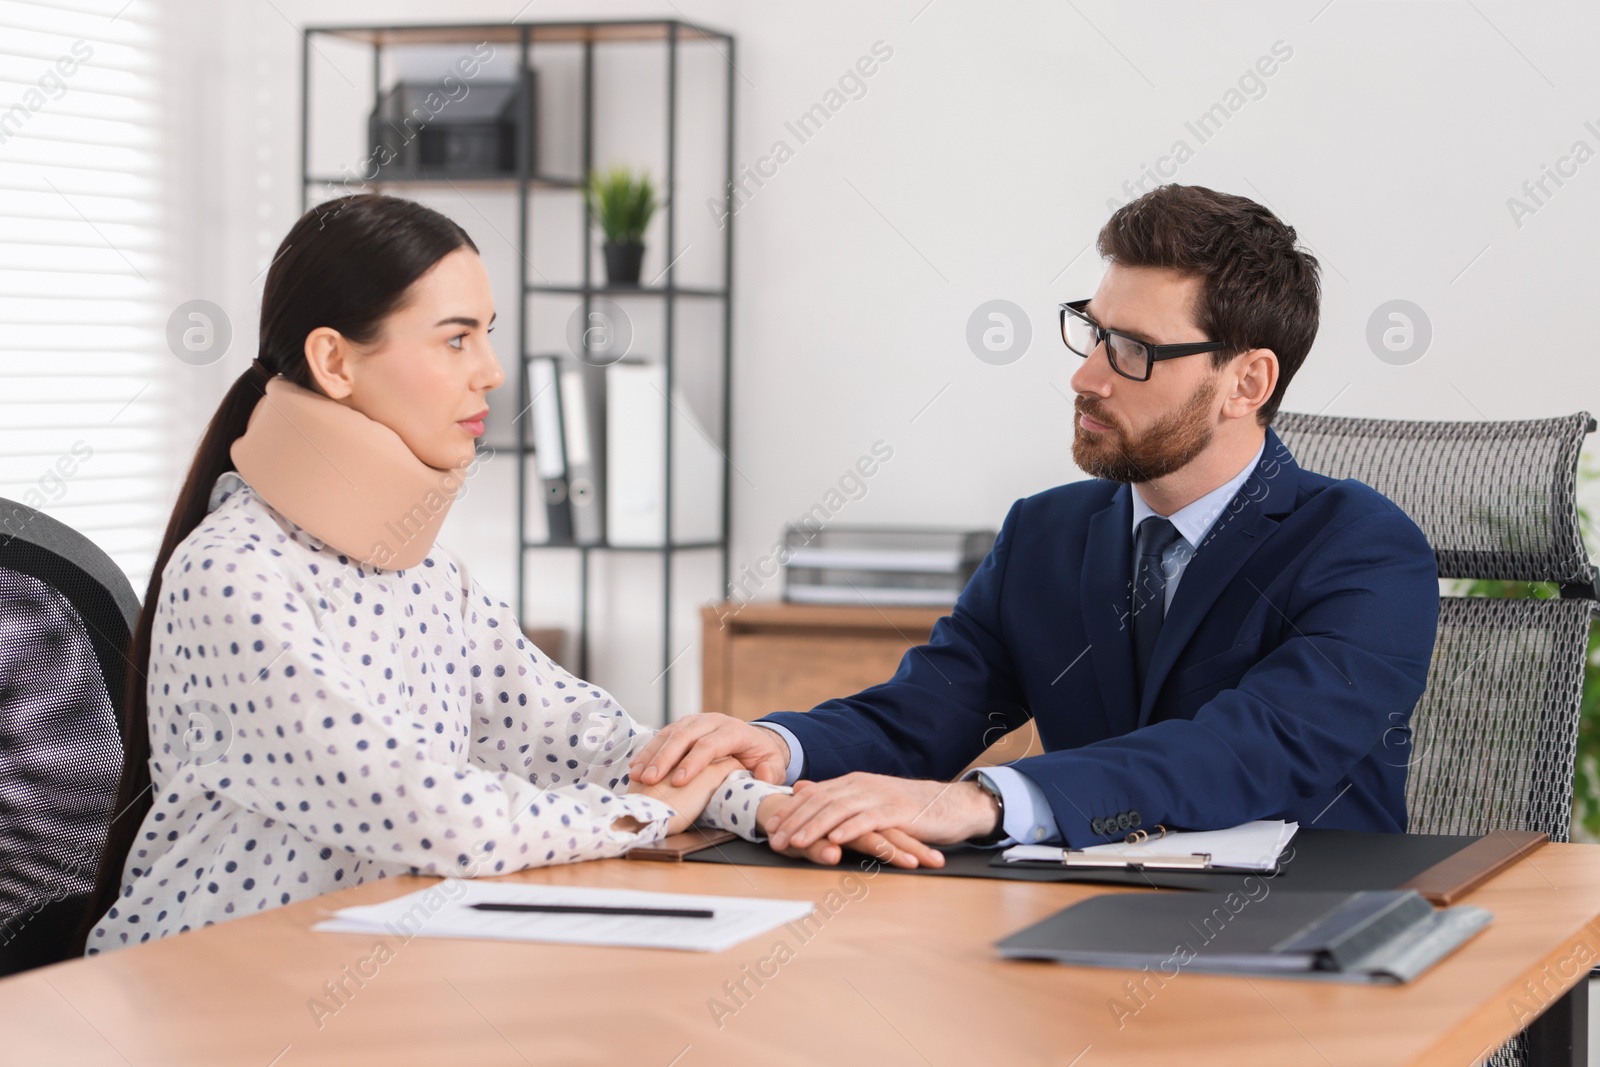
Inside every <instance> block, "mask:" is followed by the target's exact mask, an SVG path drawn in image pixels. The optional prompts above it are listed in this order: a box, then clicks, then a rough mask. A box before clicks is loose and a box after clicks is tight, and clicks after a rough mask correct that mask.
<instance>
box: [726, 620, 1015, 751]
mask: <svg viewBox="0 0 1600 1067" xmlns="http://www.w3.org/2000/svg"><path fill="white" fill-rule="evenodd" d="M944 614H946V612H945V611H943V610H942V609H938V608H875V607H871V606H869V605H865V604H863V605H855V604H850V605H842V606H833V605H826V606H824V605H814V604H770V603H756V604H746V605H744V607H742V608H740V607H739V606H738V605H736V604H732V603H727V604H713V605H710V606H708V607H706V608H704V609H703V610H702V612H701V618H702V625H703V630H704V640H703V648H704V657H705V658H704V669H703V671H702V675H701V678H702V681H701V689H702V693H703V699H702V706H703V707H704V709H705V710H706V711H720V712H722V713H724V714H726V715H736V716H738V717H739V718H741V719H755V718H759V717H761V716H762V715H765V714H767V713H768V712H772V711H806V710H809V709H810V708H813V707H815V706H816V705H818V704H820V703H822V702H823V701H824V700H829V699H831V698H833V697H842V696H849V695H851V694H852V693H856V692H859V691H860V690H862V689H865V688H867V687H868V686H871V685H876V684H878V683H879V682H883V681H887V680H888V679H889V677H890V675H892V674H894V671H895V668H896V667H898V666H899V665H900V658H901V657H902V656H904V655H905V653H906V650H907V649H909V648H912V647H913V646H916V645H920V644H922V643H924V642H925V641H927V640H928V636H929V635H930V634H931V633H932V632H933V624H934V623H935V622H937V621H938V620H939V618H940V617H941V616H943V615H944ZM1041 751H1043V749H1042V748H1041V747H1040V745H1039V739H1038V732H1037V731H1036V730H1035V729H1034V725H1033V723H1031V722H1030V723H1028V724H1027V725H1026V726H1025V727H1023V728H1022V729H1020V730H1013V731H1012V732H1011V733H1010V734H1008V735H1006V736H1005V737H1003V738H1001V739H1000V740H999V741H997V742H996V743H995V744H993V745H991V746H990V747H989V748H988V750H987V751H985V752H984V753H983V755H981V756H980V757H978V759H977V760H975V761H974V762H973V764H972V766H975V767H986V766H992V765H994V764H996V763H1007V762H1010V761H1011V760H1014V759H1020V758H1022V757H1023V756H1029V755H1037V754H1038V753H1039V752H1041Z"/></svg>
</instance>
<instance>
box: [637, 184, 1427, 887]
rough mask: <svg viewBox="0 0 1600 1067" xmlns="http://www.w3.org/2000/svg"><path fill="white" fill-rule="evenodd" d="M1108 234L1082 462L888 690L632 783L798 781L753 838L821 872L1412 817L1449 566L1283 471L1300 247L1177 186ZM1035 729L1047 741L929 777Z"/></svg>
mask: <svg viewBox="0 0 1600 1067" xmlns="http://www.w3.org/2000/svg"><path fill="white" fill-rule="evenodd" d="M1099 249H1100V252H1101V254H1102V255H1103V256H1105V257H1106V258H1107V259H1108V260H1109V267H1108V270H1107V273H1106V275H1105V278H1104V280H1103V281H1102V282H1101V284H1100V287H1099V289H1098V290H1097V291H1096V293H1095V295H1094V296H1093V297H1092V298H1091V299H1090V300H1088V301H1080V302H1073V303H1070V304H1064V305H1062V312H1061V313H1062V334H1063V340H1064V341H1065V342H1066V345H1067V347H1068V349H1069V350H1071V351H1072V352H1076V353H1077V355H1076V356H1069V358H1073V359H1076V358H1077V357H1080V356H1081V357H1082V362H1081V364H1080V365H1079V366H1078V367H1077V368H1076V373H1075V374H1074V375H1073V377H1072V388H1073V390H1074V392H1075V393H1076V394H1077V396H1076V402H1075V408H1076V412H1075V414H1076V426H1075V430H1076V434H1075V439H1074V443H1073V458H1074V459H1075V460H1076V462H1077V464H1078V466H1079V467H1080V468H1082V469H1083V470H1084V471H1086V472H1087V473H1088V474H1090V475H1091V476H1092V478H1091V479H1089V480H1085V481H1078V482H1072V483H1069V484H1067V485H1062V486H1058V487H1056V488H1054V489H1050V490H1047V491H1045V492H1043V493H1039V494H1038V495H1036V496H1032V497H1028V498H1026V499H1023V500H1020V501H1018V502H1017V503H1016V504H1014V505H1013V506H1012V508H1011V511H1010V513H1009V514H1008V515H1007V516H1006V519H1005V522H1004V524H1003V526H1002V527H1001V530H1000V533H999V536H998V537H997V538H996V540H995V544H994V547H993V550H992V551H991V552H990V553H989V555H988V557H987V558H986V559H985V560H984V562H983V564H982V565H981V566H980V567H979V569H978V571H977V573H976V574H974V575H973V577H972V579H971V581H970V582H968V584H967V586H966V588H965V590H964V591H963V592H962V594H961V597H960V599H959V600H958V601H957V603H956V605H955V607H954V609H953V610H952V611H951V613H950V614H949V615H948V616H946V617H945V618H943V619H941V620H940V621H939V623H938V624H937V625H936V626H935V628H934V631H933V634H932V636H931V638H930V639H929V641H928V643H927V644H926V645H922V646H920V647H918V648H914V649H912V650H911V651H910V652H908V653H907V654H906V656H905V658H904V659H903V660H902V661H901V664H900V667H899V670H898V671H896V673H895V675H894V677H892V678H891V679H889V680H888V681H887V682H884V683H883V684H881V685H876V686H873V687H872V688H870V689H866V690H864V691H862V692H860V693H857V694H856V695H854V696H850V697H845V698H842V699H838V700H830V701H828V702H826V703H824V704H822V705H820V706H818V707H817V708H815V709H813V710H812V711H810V712H807V713H799V712H780V713H777V714H773V715H769V716H767V717H766V718H764V719H762V720H760V721H759V722H757V723H755V724H750V723H745V722H742V721H740V720H736V719H732V718H730V717H727V716H720V715H702V716H692V717H690V718H687V719H684V720H681V721H680V722H678V723H675V724H673V725H671V726H669V727H668V728H667V729H666V730H664V731H663V732H662V733H661V734H659V735H658V736H657V737H656V738H655V739H654V740H653V741H652V742H651V744H650V745H649V746H648V747H647V748H646V749H644V750H643V751H642V752H641V753H640V756H639V757H638V758H637V759H636V760H635V761H634V764H633V770H634V774H635V777H636V778H637V779H638V780H640V781H642V782H644V783H646V784H648V783H650V782H653V781H658V780H660V778H661V777H663V776H664V775H665V774H667V773H668V772H671V771H672V770H673V768H674V767H676V768H678V770H679V772H680V773H684V772H687V773H689V774H693V773H695V772H696V771H697V770H698V769H699V767H701V766H703V765H704V763H705V762H708V761H709V760H710V759H713V758H716V757H719V756H723V755H732V756H735V757H736V758H738V759H739V760H740V761H741V762H743V763H744V764H745V765H746V766H748V767H750V768H751V769H752V770H753V771H754V772H755V773H756V774H757V775H759V776H761V777H765V778H768V779H770V780H775V781H788V782H793V783H796V787H795V795H794V797H793V798H792V799H790V798H783V801H784V802H783V803H782V804H778V805H773V806H772V808H771V809H769V810H768V811H767V812H766V813H764V815H763V820H764V823H765V824H766V825H767V826H768V830H769V833H770V835H771V844H772V847H774V848H776V849H779V850H784V851H790V852H794V851H797V850H798V851H803V852H806V854H808V855H811V856H812V857H813V858H816V859H822V860H823V861H824V862H833V861H836V860H837V859H838V845H839V843H841V842H847V841H850V840H852V839H854V838H856V837H858V836H859V835H860V834H862V833H865V832H869V831H874V830H881V829H884V828H886V827H898V828H902V829H904V830H906V831H907V832H909V833H910V834H912V835H914V836H915V837H917V838H918V839H920V840H921V841H923V842H927V843H930V844H948V843H954V842H958V841H971V842H974V843H977V844H983V845H999V844H1009V843H1012V842H1025V843H1041V842H1065V843H1066V844H1068V845H1070V846H1073V847H1083V846H1086V845H1092V844H1099V843H1102V842H1106V841H1112V840H1121V839H1122V838H1123V837H1125V836H1126V835H1127V834H1128V832H1129V831H1130V830H1132V829H1137V828H1141V827H1143V828H1147V829H1148V828H1151V827H1154V826H1155V825H1157V824H1164V825H1166V826H1168V827H1181V828H1188V829H1216V828H1221V827H1227V826H1232V825H1236V824H1238V823H1242V822H1246V821H1248V820H1251V819H1291V820H1296V821H1298V822H1300V823H1301V824H1302V825H1310V824H1315V825H1317V826H1319V827H1331V828H1343V829H1356V830H1378V831H1390V832H1401V831H1404V829H1405V827H1406V810H1405V778H1406V765H1407V762H1408V760H1407V758H1406V757H1407V755H1408V749H1407V748H1406V745H1405V741H1406V739H1407V734H1406V727H1407V724H1408V721H1409V718H1410V715H1411V710H1412V708H1413V706H1414V705H1415V703H1416V701H1417V698H1418V697H1419V696H1420V695H1421V694H1422V691H1423V688H1424V685H1425V684H1426V681H1427V675H1428V665H1429V661H1430V659H1431V656H1432V650H1433V641H1434V635H1435V630H1436V628H1437V624H1438V593H1439V590H1438V574H1437V569H1436V565H1435V562H1434V556H1433V552H1432V550H1431V549H1430V548H1429V546H1428V543H1427V541H1426V540H1425V539H1424V538H1423V536H1422V533H1421V531H1420V530H1418V529H1417V527H1416V525H1415V524H1414V523H1412V522H1411V520H1410V519H1409V518H1408V517H1407V516H1406V515H1405V514H1404V513H1403V512H1402V511H1400V509H1399V508H1397V507H1396V506H1395V505H1394V504H1393V503H1391V502H1390V501H1389V500H1387V499H1386V498H1384V497H1383V496H1381V495H1380V494H1378V493H1377V492H1376V491H1374V490H1373V489H1371V488H1369V487H1367V486H1365V485H1363V484H1361V483H1359V482H1355V481H1334V480H1332V479H1330V478H1327V477H1324V476H1322V475H1318V474H1314V473H1312V472H1310V471H1306V470H1303V469H1301V468H1300V467H1299V466H1298V465H1297V464H1296V463H1295V461H1294V457H1293V456H1292V455H1291V454H1290V453H1289V450H1288V449H1287V448H1286V447H1285V446H1284V445H1283V442H1282V441H1280V440H1279V439H1278V436H1277V435H1276V434H1275V433H1273V431H1272V429H1271V428H1270V424H1271V422H1272V418H1273V416H1274V414H1275V413H1276V411H1277V409H1278V405H1279V403H1280V401H1281V400H1282V397H1283V393H1284V390H1285V389H1286V388H1287V386H1288V383H1289V381H1290V378H1291V377H1292V376H1293V374H1294V372H1295V371H1296V370H1297V369H1298V368H1299V366H1300V364H1301V363H1302V361H1303V360H1304V359H1305V356H1306V353H1307V352H1308V351H1309V349H1310V347H1311V342H1312V340H1313V339H1314V337H1315V336H1316V330H1317V321H1318V305H1319V287H1318V280H1317V274H1318V264H1317V261H1316V259H1315V258H1314V257H1313V256H1311V255H1310V254H1309V253H1307V252H1305V251H1304V250H1302V249H1299V248H1297V247H1296V246H1295V232H1294V230H1293V229H1292V228H1290V227H1288V226H1286V225H1284V224H1283V223H1282V222H1281V221H1280V220H1278V219H1277V218H1276V217H1275V216H1274V215H1273V214H1272V213H1271V212H1270V211H1268V210H1267V209H1266V208H1264V207H1262V206H1260V205H1258V204H1255V203H1253V202H1251V201H1249V200H1247V199H1244V198H1243V197H1238V196H1231V195H1228V194H1222V193H1216V192H1213V191H1212V190H1209V189H1204V188H1200V187H1193V186H1190V187H1185V186H1177V185H1168V186H1163V187H1161V188H1159V189H1156V190H1154V191H1153V192H1151V193H1149V194H1147V195H1145V196H1143V197H1141V198H1139V199H1138V200H1135V201H1133V202H1132V203H1130V204H1128V205H1126V206H1124V207H1123V208H1121V209H1119V210H1118V211H1117V212H1116V213H1115V214H1114V215H1113V216H1112V218H1111V220H1110V221H1109V222H1108V223H1107V224H1106V226H1105V228H1104V229H1103V230H1102V231H1101V233H1100V237H1099ZM1029 718H1032V719H1033V720H1034V722H1035V723H1036V724H1037V727H1038V731H1039V737H1040V740H1041V741H1042V742H1043V746H1044V749H1045V751H1044V753H1043V754H1042V755H1037V756H1030V757H1027V758H1023V759H1020V760H1017V761H1015V762H1013V763H1011V764H1009V765H1007V766H1005V767H997V768H989V769H985V770H982V771H978V772H973V773H970V774H968V775H966V776H964V777H963V779H962V780H961V781H957V782H953V783H952V782H950V781H948V779H950V778H951V777H952V776H954V775H956V774H958V773H959V772H960V771H961V769H962V768H963V767H965V766H966V765H967V764H968V763H969V762H970V761H971V760H973V759H974V758H975V757H976V756H977V755H978V754H979V753H980V752H982V751H983V749H984V748H985V747H986V746H987V745H989V744H990V743H992V742H993V741H995V740H996V739H998V737H1000V736H1002V735H1003V734H1004V733H1005V732H1006V731H1008V730H1011V729H1015V728H1016V727H1017V726H1019V725H1021V724H1023V723H1024V722H1025V721H1026V720H1027V719H1029ZM930 851H931V850H930Z"/></svg>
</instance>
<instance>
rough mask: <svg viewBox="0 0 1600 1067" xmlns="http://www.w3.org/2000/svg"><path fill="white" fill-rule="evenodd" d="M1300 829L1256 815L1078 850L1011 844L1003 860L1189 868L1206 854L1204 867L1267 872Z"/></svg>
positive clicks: (1277, 820) (1295, 824) (1273, 868)
mask: <svg viewBox="0 0 1600 1067" xmlns="http://www.w3.org/2000/svg"><path fill="white" fill-rule="evenodd" d="M1298 829H1300V824H1299V823H1297V822H1284V821H1283V820H1282V819H1258V820H1257V821H1255V822H1247V823H1244V824H1243V825H1240V826H1235V827H1232V828H1230V829H1227V830H1178V831H1173V832H1171V833H1168V834H1166V835H1165V836H1163V837H1156V838H1151V839H1150V840H1148V841H1144V842H1141V843H1140V844H1137V845H1127V844H1123V843H1121V842H1112V843H1111V844H1108V845H1091V846H1090V847H1088V848H1082V849H1064V848H1060V847H1057V846H1054V845H1015V846H1013V847H1011V848H1008V849H1006V851H1005V858H1006V862H1008V863H1015V862H1017V861H1018V860H1043V861H1046V862H1050V863H1065V864H1067V865H1069V866H1079V865H1081V866H1116V865H1120V864H1139V865H1142V866H1148V867H1160V866H1164V865H1172V866H1186V867H1187V866H1192V865H1193V864H1191V863H1190V862H1189V861H1191V860H1193V858H1194V857H1196V856H1209V857H1210V860H1209V862H1208V864H1207V866H1210V867H1222V868H1228V869H1232V870H1245V871H1271V870H1275V869H1276V868H1277V866H1278V857H1279V856H1281V855H1282V854H1283V850H1284V849H1285V848H1286V847H1287V846H1288V844H1289V839H1290V838H1292V837H1293V836H1294V834H1295V831H1296V830H1298Z"/></svg>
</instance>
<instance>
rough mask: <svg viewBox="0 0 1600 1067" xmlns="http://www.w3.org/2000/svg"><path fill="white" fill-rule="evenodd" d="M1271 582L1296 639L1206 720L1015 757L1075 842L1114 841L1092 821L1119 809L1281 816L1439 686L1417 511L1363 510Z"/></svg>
mask: <svg viewBox="0 0 1600 1067" xmlns="http://www.w3.org/2000/svg"><path fill="white" fill-rule="evenodd" d="M1271 588H1272V593H1271V598H1272V599H1273V600H1275V601H1277V602H1276V603H1272V604H1271V605H1270V608H1269V611H1270V612H1272V613H1273V614H1275V615H1277V616H1278V617H1280V618H1281V620H1282V623H1283V625H1282V629H1283V632H1284V633H1285V634H1287V639H1286V640H1284V641H1283V642H1282V643H1281V644H1279V645H1278V647H1276V648H1275V649H1273V650H1272V651H1271V652H1269V653H1268V654H1267V655H1266V656H1264V657H1263V658H1262V659H1261V660H1260V661H1258V662H1257V663H1255V664H1254V665H1252V666H1251V667H1250V668H1249V669H1248V670H1246V671H1245V673H1244V674H1243V676H1242V677H1241V679H1240V681H1239V682H1238V684H1237V685H1236V686H1235V687H1233V688H1231V689H1224V690H1223V691H1222V692H1221V693H1219V694H1217V696H1215V697H1214V698H1212V699H1211V700H1210V701H1208V702H1207V703H1206V704H1204V705H1203V706H1202V707H1201V708H1200V709H1199V711H1198V712H1197V713H1196V714H1195V716H1194V718H1193V719H1169V720H1165V721H1162V722H1157V723H1153V724H1151V725H1148V726H1145V727H1143V728H1141V729H1139V730H1135V731H1133V732H1132V733H1128V734H1124V735H1122V736H1120V737H1113V738H1107V739H1105V740H1102V741H1097V742H1094V743H1092V744H1088V745H1084V746H1082V747H1080V748H1076V749H1070V750H1064V751H1059V752H1050V753H1046V754H1044V755H1041V756H1032V757H1028V758H1026V759H1022V760H1018V761H1017V762H1015V763H1013V764H1011V766H1013V767H1015V768H1016V769H1017V770H1018V771H1019V772H1021V773H1022V774H1025V775H1027V776H1028V777H1030V778H1032V779H1033V780H1034V781H1035V782H1036V783H1038V784H1039V785H1040V787H1041V788H1043V790H1044V791H1045V794H1046V795H1047V796H1048V797H1049V799H1050V804H1051V807H1052V809H1053V811H1054V812H1055V816H1056V821H1057V823H1058V824H1059V827H1060V831H1061V834H1062V836H1063V837H1064V838H1065V840H1066V841H1067V843H1068V844H1069V845H1073V846H1075V847H1081V846H1083V845H1086V844H1095V843H1099V842H1101V841H1104V840H1106V838H1105V837H1104V836H1103V835H1100V834H1096V833H1094V832H1093V830H1092V828H1091V825H1090V823H1091V819H1092V817H1093V816H1094V815H1096V814H1104V813H1105V812H1113V811H1127V810H1137V811H1139V812H1140V815H1141V820H1142V825H1144V826H1152V825H1155V824H1156V823H1163V824H1165V825H1167V826H1172V827H1182V828H1186V829H1196V830H1205V829H1220V828H1224V827H1228V826H1235V825H1238V824H1239V823H1243V822H1248V821H1250V820H1252V819H1261V818H1271V817H1274V816H1277V815H1279V814H1280V813H1282V812H1285V811H1287V810H1290V809H1292V808H1293V806H1294V805H1295V803H1296V801H1297V800H1299V799H1300V798H1306V797H1312V796H1316V795H1319V794H1323V793H1325V792H1327V791H1329V790H1331V789H1332V788H1333V787H1335V786H1337V784H1338V783H1339V782H1340V780H1341V779H1343V778H1344V777H1345V776H1346V775H1347V774H1348V773H1349V772H1350V770H1351V769H1352V768H1353V767H1354V765H1355V764H1356V763H1357V761H1359V760H1360V759H1361V758H1362V757H1363V756H1365V755H1367V754H1368V753H1369V752H1371V751H1372V750H1373V749H1374V748H1377V747H1378V746H1380V745H1381V744H1382V740H1383V736H1384V733H1385V731H1386V730H1388V729H1390V728H1392V727H1393V726H1394V725H1395V723H1396V722H1405V721H1407V720H1408V719H1409V717H1410V714H1411V710H1412V708H1413V707H1414V706H1415V705H1416V702H1417V699H1418V698H1419V697H1420V696H1421V695H1422V691H1423V689H1424V688H1425V686H1426V684H1427V678H1428V667H1429V663H1430V661H1431V659H1432V652H1433V642H1434V637H1435V632H1436V630H1437V628H1438V620H1439V584H1438V569H1437V565H1436V563H1435V560H1434V555H1433V551H1432V549H1431V548H1429V546H1428V544H1427V541H1426V540H1425V539H1424V538H1423V536H1422V533H1421V531H1420V530H1418V529H1417V527H1416V526H1415V524H1413V523H1412V522H1411V520H1410V519H1409V518H1408V517H1407V516H1406V515H1405V514H1404V513H1402V512H1400V511H1399V510H1398V509H1394V510H1389V511H1382V512H1376V513H1372V514H1368V515H1365V516H1363V517H1361V518H1358V519H1355V520H1352V521H1351V522H1349V523H1347V524H1346V525H1345V526H1343V527H1341V528H1340V529H1338V530H1337V531H1335V532H1334V533H1333V534H1331V535H1330V536H1329V537H1328V538H1327V539H1326V540H1325V541H1324V542H1323V544H1322V545H1321V547H1320V548H1319V549H1318V550H1317V551H1316V552H1315V553H1314V554H1313V555H1312V556H1311V557H1310V558H1309V559H1308V561H1307V563H1306V565H1305V566H1304V567H1303V568H1302V569H1301V570H1300V572H1299V574H1298V575H1296V576H1294V577H1293V579H1292V580H1290V581H1286V582H1285V583H1284V584H1283V585H1282V586H1281V587H1280V586H1277V585H1274V586H1273V587H1271ZM1264 595H1265V594H1264Z"/></svg>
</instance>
